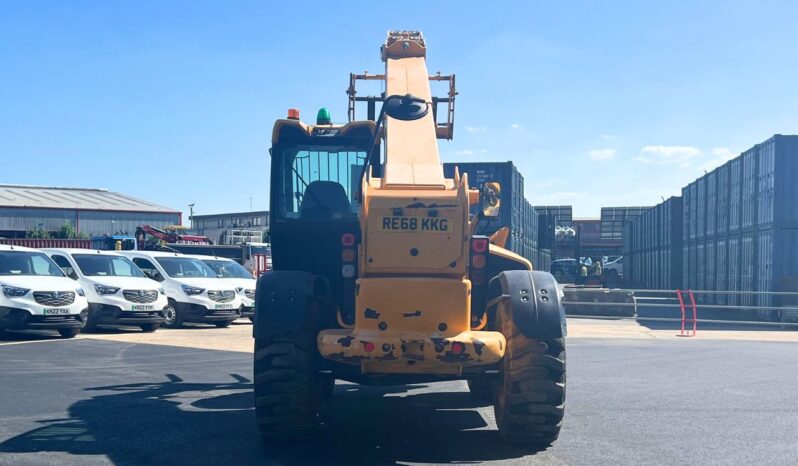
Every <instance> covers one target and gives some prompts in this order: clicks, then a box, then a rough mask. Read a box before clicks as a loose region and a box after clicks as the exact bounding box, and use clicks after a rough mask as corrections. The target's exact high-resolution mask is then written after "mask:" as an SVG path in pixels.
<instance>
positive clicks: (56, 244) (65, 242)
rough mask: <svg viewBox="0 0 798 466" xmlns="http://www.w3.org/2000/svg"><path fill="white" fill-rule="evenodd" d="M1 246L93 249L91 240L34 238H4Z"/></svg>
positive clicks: (0, 241)
mask: <svg viewBox="0 0 798 466" xmlns="http://www.w3.org/2000/svg"><path fill="white" fill-rule="evenodd" d="M0 244H9V245H13V246H24V247H26V248H34V249H42V248H76V249H91V240H90V239H56V238H49V239H34V238H2V239H0Z"/></svg>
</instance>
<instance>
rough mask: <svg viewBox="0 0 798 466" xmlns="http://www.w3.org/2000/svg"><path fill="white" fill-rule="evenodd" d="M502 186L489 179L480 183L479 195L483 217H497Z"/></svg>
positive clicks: (500, 203)
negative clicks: (480, 191) (480, 190)
mask: <svg viewBox="0 0 798 466" xmlns="http://www.w3.org/2000/svg"><path fill="white" fill-rule="evenodd" d="M501 193H502V187H501V185H500V184H499V183H497V182H495V181H490V182H488V183H485V184H483V185H482V193H481V194H480V196H479V199H480V207H481V209H482V216H483V217H498V216H499V211H500V210H501V205H502V201H501Z"/></svg>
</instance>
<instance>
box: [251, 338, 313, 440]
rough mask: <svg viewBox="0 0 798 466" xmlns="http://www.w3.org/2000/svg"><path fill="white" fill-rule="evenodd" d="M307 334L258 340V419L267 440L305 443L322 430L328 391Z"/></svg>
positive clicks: (256, 371) (256, 393)
mask: <svg viewBox="0 0 798 466" xmlns="http://www.w3.org/2000/svg"><path fill="white" fill-rule="evenodd" d="M315 352H316V348H315V342H314V339H313V337H312V336H310V335H308V334H304V333H302V334H286V335H281V336H277V337H274V338H272V339H271V341H264V339H257V338H256V339H255V416H256V418H257V422H258V429H259V430H260V432H261V434H262V435H263V437H264V438H266V439H279V440H306V439H310V438H313V437H314V436H315V434H316V433H317V432H318V430H319V428H320V427H321V411H322V405H323V399H324V391H325V389H326V388H328V387H325V384H324V383H323V380H322V378H321V377H320V376H319V374H318V371H317V370H316V364H315V360H316V355H315Z"/></svg>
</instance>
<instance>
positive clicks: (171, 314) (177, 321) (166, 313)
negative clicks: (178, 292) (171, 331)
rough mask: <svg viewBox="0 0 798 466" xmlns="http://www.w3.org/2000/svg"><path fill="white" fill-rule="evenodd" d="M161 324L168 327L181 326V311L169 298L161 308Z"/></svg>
mask: <svg viewBox="0 0 798 466" xmlns="http://www.w3.org/2000/svg"><path fill="white" fill-rule="evenodd" d="M162 313H163V326H164V327H168V328H180V327H182V326H183V313H182V312H181V311H180V306H179V305H178V304H177V303H176V302H174V301H172V300H169V304H167V305H166V307H165V308H163V311H162Z"/></svg>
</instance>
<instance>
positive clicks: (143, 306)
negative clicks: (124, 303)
mask: <svg viewBox="0 0 798 466" xmlns="http://www.w3.org/2000/svg"><path fill="white" fill-rule="evenodd" d="M130 309H131V310H133V311H154V310H155V306H153V305H152V304H134V305H132V306H130Z"/></svg>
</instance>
